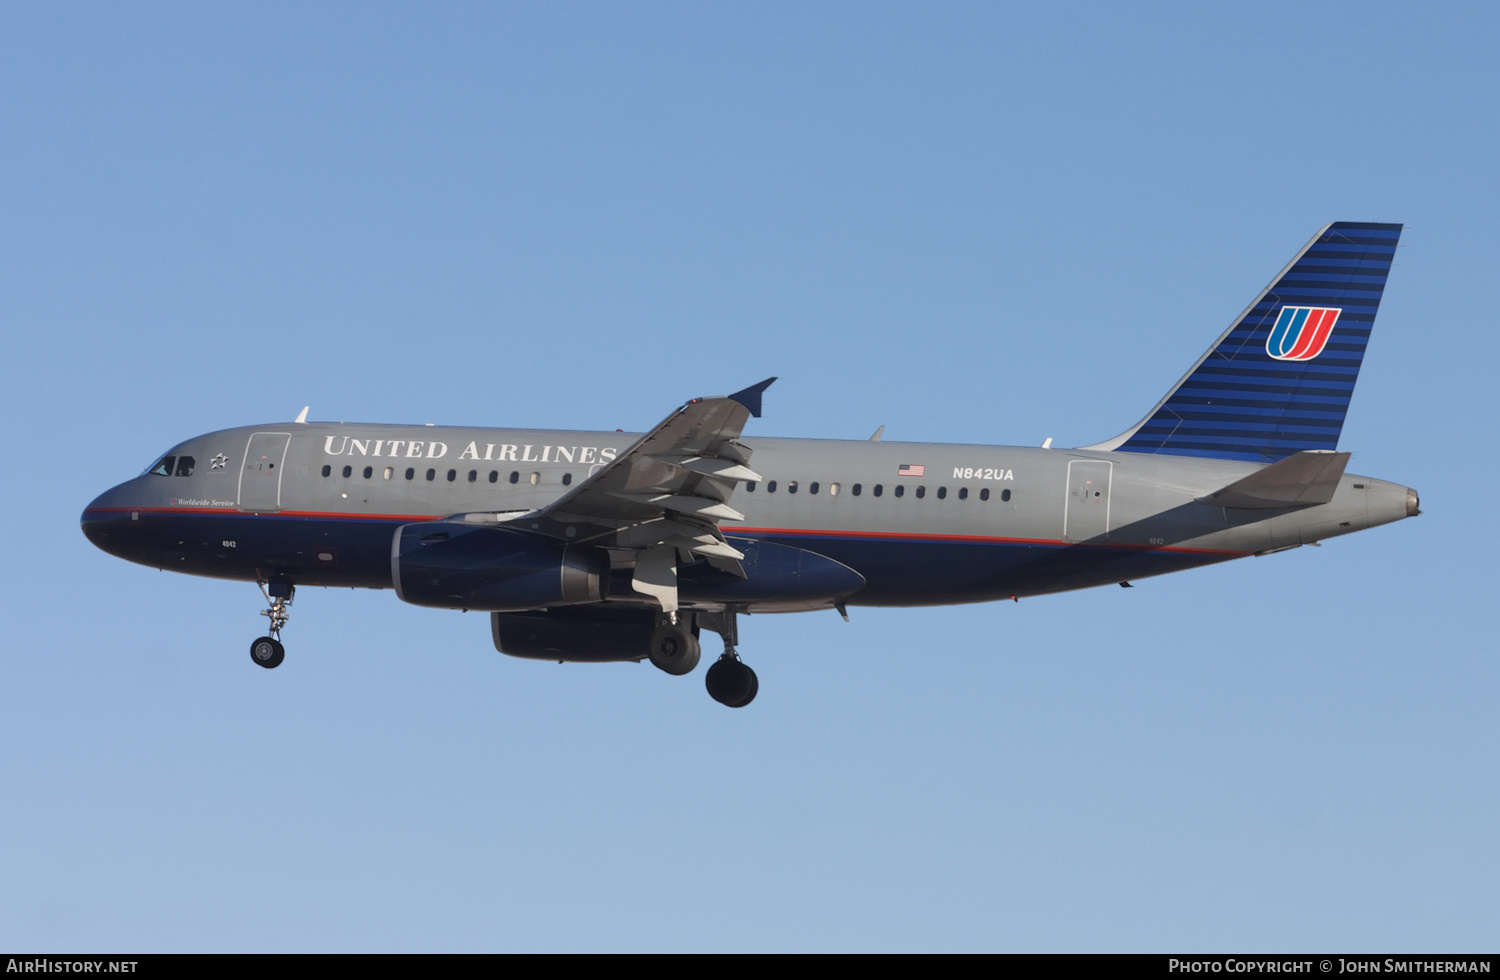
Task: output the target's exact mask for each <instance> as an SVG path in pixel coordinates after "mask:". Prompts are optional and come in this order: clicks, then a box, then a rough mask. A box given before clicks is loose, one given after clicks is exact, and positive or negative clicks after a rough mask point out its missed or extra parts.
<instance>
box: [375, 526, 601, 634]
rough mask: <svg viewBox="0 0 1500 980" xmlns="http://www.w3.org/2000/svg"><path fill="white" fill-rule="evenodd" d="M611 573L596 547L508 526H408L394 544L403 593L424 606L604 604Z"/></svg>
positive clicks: (394, 573)
mask: <svg viewBox="0 0 1500 980" xmlns="http://www.w3.org/2000/svg"><path fill="white" fill-rule="evenodd" d="M608 574H609V556H608V555H607V554H606V553H605V552H603V551H600V550H599V549H597V548H593V547H588V546H580V545H570V544H566V543H564V542H561V541H557V540H554V539H552V538H548V537H543V536H541V535H537V534H529V533H527V532H525V531H520V530H516V529H514V528H508V527H505V526H503V525H502V526H499V527H496V526H494V525H485V524H469V523H465V522H462V521H433V522H431V523H427V524H406V525H403V526H402V527H400V528H398V529H397V530H396V534H395V539H394V540H393V541H392V542H391V579H392V582H393V584H394V585H395V587H396V594H397V595H398V596H400V597H401V598H402V599H403V600H404V601H406V602H410V603H412V604H414V605H418V606H436V607H439V608H442V609H483V610H490V611H501V612H512V611H517V610H524V609H540V608H542V607H544V606H568V605H574V604H577V603H586V602H598V601H600V600H601V599H603V598H604V588H605V583H606V582H607V580H608Z"/></svg>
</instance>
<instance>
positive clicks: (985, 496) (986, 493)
mask: <svg viewBox="0 0 1500 980" xmlns="http://www.w3.org/2000/svg"><path fill="white" fill-rule="evenodd" d="M979 499H980V500H989V499H990V488H989V487H985V488H984V489H983V490H981V491H979Z"/></svg>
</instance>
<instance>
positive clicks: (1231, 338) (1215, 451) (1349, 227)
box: [1083, 221, 1401, 462]
mask: <svg viewBox="0 0 1500 980" xmlns="http://www.w3.org/2000/svg"><path fill="white" fill-rule="evenodd" d="M1400 237H1401V226H1400V225H1392V224H1372V223H1368V222H1358V221H1337V222H1334V223H1333V224H1331V225H1329V226H1328V227H1326V228H1324V229H1323V230H1322V231H1320V232H1319V233H1318V234H1317V235H1316V236H1314V237H1313V240H1312V241H1310V242H1308V243H1307V245H1306V246H1304V247H1303V249H1302V251H1300V252H1298V253H1297V257H1296V258H1294V259H1292V261H1291V263H1290V264H1289V265H1288V266H1287V267H1286V268H1285V269H1283V270H1282V271H1281V274H1280V275H1279V276H1277V277H1276V278H1275V279H1274V280H1273V281H1272V282H1271V285H1269V286H1267V287H1266V289H1265V291H1264V292H1262V293H1261V294H1260V296H1258V297H1256V300H1255V302H1253V303H1251V304H1250V306H1249V308H1248V309H1246V310H1245V312H1244V313H1241V314H1240V316H1239V318H1238V319H1236V320H1235V321H1234V323H1233V324H1232V325H1231V326H1230V327H1229V329H1228V330H1226V331H1225V332H1224V335H1223V336H1221V337H1220V338H1219V339H1218V341H1217V342H1215V344H1214V345H1213V346H1212V347H1210V348H1209V349H1208V352H1207V353H1205V354H1204V355H1203V356H1202V357H1201V358H1199V359H1198V363H1196V364H1194V365H1193V367H1192V369H1191V370H1190V371H1188V373H1187V374H1186V375H1185V376H1184V377H1183V379H1182V380H1181V381H1179V382H1177V386H1176V387H1174V388H1173V389H1172V390H1171V391H1170V392H1168V393H1167V396H1166V397H1165V398H1163V399H1162V400H1161V402H1160V403H1159V404H1158V405H1157V406H1156V408H1155V409H1153V410H1152V411H1151V414H1149V415H1147V416H1146V418H1144V419H1143V420H1141V421H1140V422H1139V423H1137V424H1136V425H1135V427H1134V428H1132V429H1130V430H1129V431H1127V432H1125V433H1123V434H1121V435H1118V436H1116V437H1115V438H1113V439H1110V440H1109V441H1108V442H1102V443H1099V444H1097V445H1093V446H1085V447H1083V448H1085V449H1113V450H1118V451H1120V452H1129V453H1167V454H1170V455H1174V456H1207V457H1211V458H1214V459H1245V460H1257V461H1261V462H1273V461H1275V460H1278V459H1281V458H1283V457H1285V456H1290V455H1291V454H1292V453H1296V452H1302V451H1304V450H1333V449H1336V448H1337V447H1338V441H1339V432H1340V431H1342V429H1343V427H1344V416H1345V415H1346V414H1347V413H1348V411H1349V399H1350V397H1351V396H1352V395H1353V394H1354V382H1355V379H1356V378H1357V377H1358V376H1359V366H1360V363H1361V362H1362V361H1363V360H1364V356H1365V345H1366V344H1367V343H1368V342H1369V339H1370V329H1371V327H1373V326H1374V323H1375V313H1376V311H1377V310H1378V309H1379V308H1380V297H1381V295H1382V293H1383V292H1384V291H1385V281H1386V276H1387V275H1388V274H1389V273H1390V269H1391V261H1392V259H1393V258H1394V257H1395V254H1396V243H1397V241H1398V240H1399V239H1400Z"/></svg>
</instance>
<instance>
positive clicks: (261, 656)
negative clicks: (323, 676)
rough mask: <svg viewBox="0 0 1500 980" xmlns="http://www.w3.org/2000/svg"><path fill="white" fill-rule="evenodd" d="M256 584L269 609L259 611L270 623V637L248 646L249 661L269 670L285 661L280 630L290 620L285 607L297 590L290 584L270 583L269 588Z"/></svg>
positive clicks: (260, 583)
mask: <svg viewBox="0 0 1500 980" xmlns="http://www.w3.org/2000/svg"><path fill="white" fill-rule="evenodd" d="M256 584H257V585H259V586H260V592H261V595H263V596H265V597H266V602H267V603H268V604H269V605H270V607H271V608H269V609H262V610H261V611H260V614H261V615H262V616H265V617H266V618H267V619H269V620H270V621H271V635H270V636H262V637H261V638H260V639H258V640H256V641H255V642H254V643H252V644H250V659H251V660H253V661H255V664H256V665H257V666H259V667H264V668H266V669H267V670H270V669H271V668H272V667H279V666H281V662H282V661H283V660H285V659H286V648H285V647H283V646H282V645H281V628H282V627H283V626H285V625H286V623H287V620H289V619H291V618H292V614H291V613H289V612H287V608H286V607H287V606H289V605H291V604H292V597H293V596H294V595H296V594H297V590H296V588H295V587H293V585H292V583H290V582H272V583H270V585H269V586H268V585H267V584H266V583H265V582H257V583H256Z"/></svg>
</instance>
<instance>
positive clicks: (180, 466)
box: [177, 456, 197, 476]
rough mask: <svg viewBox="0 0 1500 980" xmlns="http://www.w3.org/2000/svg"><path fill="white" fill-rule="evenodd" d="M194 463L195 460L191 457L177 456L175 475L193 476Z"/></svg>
mask: <svg viewBox="0 0 1500 980" xmlns="http://www.w3.org/2000/svg"><path fill="white" fill-rule="evenodd" d="M196 463H197V460H195V459H193V457H191V456H178V457H177V475H178V476H192V475H193V466H194V465H195V464H196Z"/></svg>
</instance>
